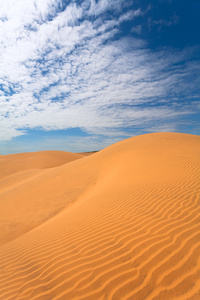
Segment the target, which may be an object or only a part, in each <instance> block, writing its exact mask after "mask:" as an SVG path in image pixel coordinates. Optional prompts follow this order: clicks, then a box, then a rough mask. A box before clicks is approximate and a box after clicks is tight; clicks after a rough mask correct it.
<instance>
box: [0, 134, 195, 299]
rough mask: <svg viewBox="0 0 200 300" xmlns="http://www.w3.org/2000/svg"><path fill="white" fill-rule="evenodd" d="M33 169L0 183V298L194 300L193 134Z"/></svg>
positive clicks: (152, 137)
mask: <svg viewBox="0 0 200 300" xmlns="http://www.w3.org/2000/svg"><path fill="white" fill-rule="evenodd" d="M0 159H2V158H0ZM36 160H37V159H36ZM42 160H43V159H42ZM42 160H41V161H42ZM21 163H22V162H21ZM35 164H36V165H37V163H36V162H35ZM19 165H20V163H19ZM39 165H40V166H41V162H40V163H39ZM54 166H55V165H54ZM33 167H34V164H33V165H32V167H31V168H27V169H26V170H25V169H23V170H22V169H20V172H16V170H17V168H16V169H15V171H14V172H13V173H12V176H14V177H15V180H14V179H13V180H14V181H15V184H10V185H9V184H8V185H7V187H6V188H3V187H2V189H1V190H0V235H1V236H0V239H1V247H0V270H1V272H0V299H3V300H5V299H88V300H89V299H136V300H140V299H141V300H143V299H148V300H150V299H200V205H199V204H200V202H199V201H200V199H199V198H200V184H199V178H200V137H199V136H194V135H186V134H178V133H155V134H147V135H142V136H137V137H134V138H131V139H127V140H124V141H122V142H119V143H117V144H114V145H112V146H110V147H108V148H106V149H104V150H102V151H100V152H98V153H95V154H93V155H91V156H85V157H83V158H81V159H77V160H75V161H72V162H70V163H66V164H62V165H61V164H60V166H59V164H56V166H55V167H53V165H51V168H50V167H48V169H44V167H43V168H40V170H38V168H36V169H34V168H33ZM23 172H25V173H26V172H33V173H32V175H30V177H27V179H26V178H25V177H23ZM4 176H5V175H4ZM12 176H11V175H10V176H9V177H6V178H5V177H4V179H3V180H6V179H7V180H8V179H9V180H11V178H12ZM18 176H19V177H20V178H18ZM2 177H3V176H2Z"/></svg>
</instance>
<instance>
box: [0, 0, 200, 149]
mask: <svg viewBox="0 0 200 300" xmlns="http://www.w3.org/2000/svg"><path fill="white" fill-rule="evenodd" d="M0 7H1V10H0V56H1V59H0V154H11V153H18V152H29V151H39V150H65V151H72V152H81V151H92V150H99V149H102V148H105V147H106V146H108V145H110V144H113V143H115V142H117V141H119V140H122V139H125V138H128V137H131V136H135V135H139V134H144V133H149V132H159V131H172V132H173V131H174V132H185V133H191V134H198V135H199V134H200V124H199V120H200V101H199V100H200V35H199V32H200V22H199V15H200V1H198V0H185V1H179V0H176V1H173V0H157V1H146V0H141V1H139V0H135V1H131V0H130V1H128V0H126V1H122V0H98V1H95V0H79V1H70V0H69V1H64V0H63V1H58V0H57V1H55V0H43V1H41V0H18V1H15V0H7V1H4V0H0Z"/></svg>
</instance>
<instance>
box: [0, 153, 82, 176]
mask: <svg viewBox="0 0 200 300" xmlns="http://www.w3.org/2000/svg"><path fill="white" fill-rule="evenodd" d="M81 157H83V155H81V154H76V153H70V152H65V151H38V152H30V153H19V154H11V155H0V167H1V171H0V179H2V178H5V177H7V176H10V175H13V174H15V173H19V172H22V171H26V170H37V169H47V168H52V167H57V166H60V165H63V164H65V163H68V162H70V161H73V160H75V159H78V158H81Z"/></svg>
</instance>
